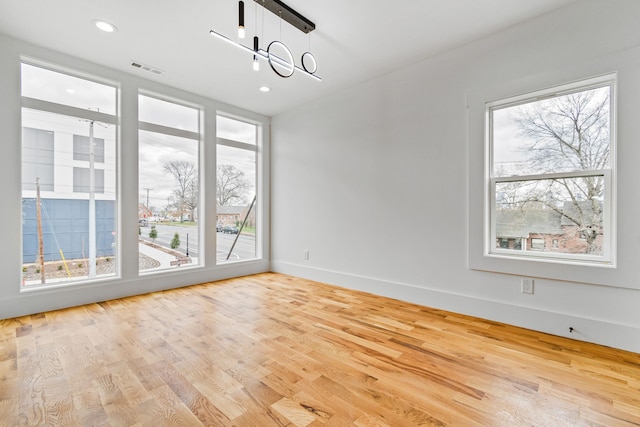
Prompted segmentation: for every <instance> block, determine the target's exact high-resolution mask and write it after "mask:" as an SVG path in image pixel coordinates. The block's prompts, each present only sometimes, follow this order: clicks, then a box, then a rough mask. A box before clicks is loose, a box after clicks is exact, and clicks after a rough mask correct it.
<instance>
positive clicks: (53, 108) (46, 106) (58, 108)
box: [21, 96, 119, 126]
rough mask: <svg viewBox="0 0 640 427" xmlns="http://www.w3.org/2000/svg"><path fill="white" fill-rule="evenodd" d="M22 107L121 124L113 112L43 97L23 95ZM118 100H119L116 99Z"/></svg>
mask: <svg viewBox="0 0 640 427" xmlns="http://www.w3.org/2000/svg"><path fill="white" fill-rule="evenodd" d="M21 98H22V107H23V108H28V109H31V110H38V111H46V112H47V113H54V114H62V115H65V116H71V117H78V118H80V119H85V120H95V121H97V122H102V123H108V124H111V125H116V126H117V125H119V123H118V117H117V116H116V115H113V114H107V113H101V112H98V111H92V110H85V109H83V108H77V107H72V106H70V105H64V104H58V103H55V102H50V101H43V100H41V99H34V98H29V97H26V96H22V97H21ZM116 101H117V100H116Z"/></svg>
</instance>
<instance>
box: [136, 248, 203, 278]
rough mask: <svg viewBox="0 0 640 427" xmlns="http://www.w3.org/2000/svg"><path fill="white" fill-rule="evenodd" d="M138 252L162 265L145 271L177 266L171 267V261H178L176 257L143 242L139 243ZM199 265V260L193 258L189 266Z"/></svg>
mask: <svg viewBox="0 0 640 427" xmlns="http://www.w3.org/2000/svg"><path fill="white" fill-rule="evenodd" d="M138 250H139V252H140V253H141V254H143V255H146V256H148V257H149V258H152V259H155V260H156V261H158V262H159V263H160V265H159V266H157V267H153V268H149V269H145V270H144V271H154V270H166V269H168V268H175V266H172V265H171V261H175V260H176V257H175V256H174V255H170V254H168V253H166V252H164V251H161V250H159V249H156V248H152V247H151V246H149V245H146V244H144V243H142V242H139V243H138ZM197 263H198V258H191V263H189V265H193V264H197ZM185 265H187V264H185Z"/></svg>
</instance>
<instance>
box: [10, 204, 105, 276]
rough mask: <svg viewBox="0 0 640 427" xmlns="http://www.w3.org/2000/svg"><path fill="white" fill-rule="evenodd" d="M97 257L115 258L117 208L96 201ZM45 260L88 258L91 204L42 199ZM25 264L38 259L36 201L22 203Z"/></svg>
mask: <svg viewBox="0 0 640 427" xmlns="http://www.w3.org/2000/svg"><path fill="white" fill-rule="evenodd" d="M95 204H96V205H95V206H96V256H98V257H103V256H113V255H114V254H115V243H116V242H115V236H116V233H115V231H116V204H115V201H114V200H96V201H95ZM41 212H42V235H43V243H44V260H45V261H57V260H61V259H62V257H61V254H60V252H61V251H62V254H64V258H65V259H67V260H71V259H80V258H87V257H88V256H89V220H88V218H89V201H88V200H74V199H41ZM22 221H23V225H22V262H23V263H25V264H28V263H33V262H36V261H37V259H38V223H37V218H36V199H33V198H23V199H22Z"/></svg>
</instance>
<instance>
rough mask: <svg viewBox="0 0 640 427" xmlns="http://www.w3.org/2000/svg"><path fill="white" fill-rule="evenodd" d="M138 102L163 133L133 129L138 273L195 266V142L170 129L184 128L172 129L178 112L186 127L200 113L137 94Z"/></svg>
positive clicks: (197, 191) (197, 235) (197, 247)
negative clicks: (136, 145) (135, 139)
mask: <svg viewBox="0 0 640 427" xmlns="http://www.w3.org/2000/svg"><path fill="white" fill-rule="evenodd" d="M140 100H141V101H142V102H141V104H140V110H141V112H142V111H143V110H145V109H147V112H149V110H148V107H149V105H152V106H153V117H151V116H147V117H146V118H147V119H151V120H153V121H154V123H155V124H159V125H162V126H165V127H166V128H167V129H165V131H166V132H165V133H160V132H152V131H148V130H142V129H141V130H139V132H138V174H139V177H138V182H139V188H138V195H139V199H138V225H139V239H140V243H139V248H140V272H145V273H151V272H157V271H164V270H171V269H176V268H186V267H189V266H196V265H199V263H200V260H201V257H200V253H201V242H200V227H199V209H200V180H199V162H200V160H199V147H200V140H199V139H191V138H185V137H182V136H178V135H175V134H173V132H174V131H173V130H172V129H175V133H176V134H179V133H180V132H179V131H180V130H185V129H183V128H178V127H176V126H178V124H177V123H178V122H179V121H180V120H177V119H178V117H177V116H176V114H178V115H179V116H180V117H183V118H184V117H191V118H195V120H196V122H195V123H192V125H193V126H192V128H190V129H187V130H196V131H197V130H198V129H199V125H198V122H197V120H198V117H199V114H200V112H199V110H198V109H196V108H192V107H185V106H181V105H177V104H174V103H171V102H167V101H161V100H157V99H154V98H150V97H147V96H143V95H140ZM150 100H152V101H151V102H150V103H149V101H150ZM141 120H142V119H141ZM180 123H183V124H184V123H187V122H184V121H180Z"/></svg>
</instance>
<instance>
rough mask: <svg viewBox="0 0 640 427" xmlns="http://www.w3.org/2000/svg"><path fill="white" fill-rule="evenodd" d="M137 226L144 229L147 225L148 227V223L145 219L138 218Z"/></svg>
mask: <svg viewBox="0 0 640 427" xmlns="http://www.w3.org/2000/svg"><path fill="white" fill-rule="evenodd" d="M138 225H139V226H140V227H146V226H147V225H149V223H148V222H147V219H146V218H140V219H139V220H138Z"/></svg>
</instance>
